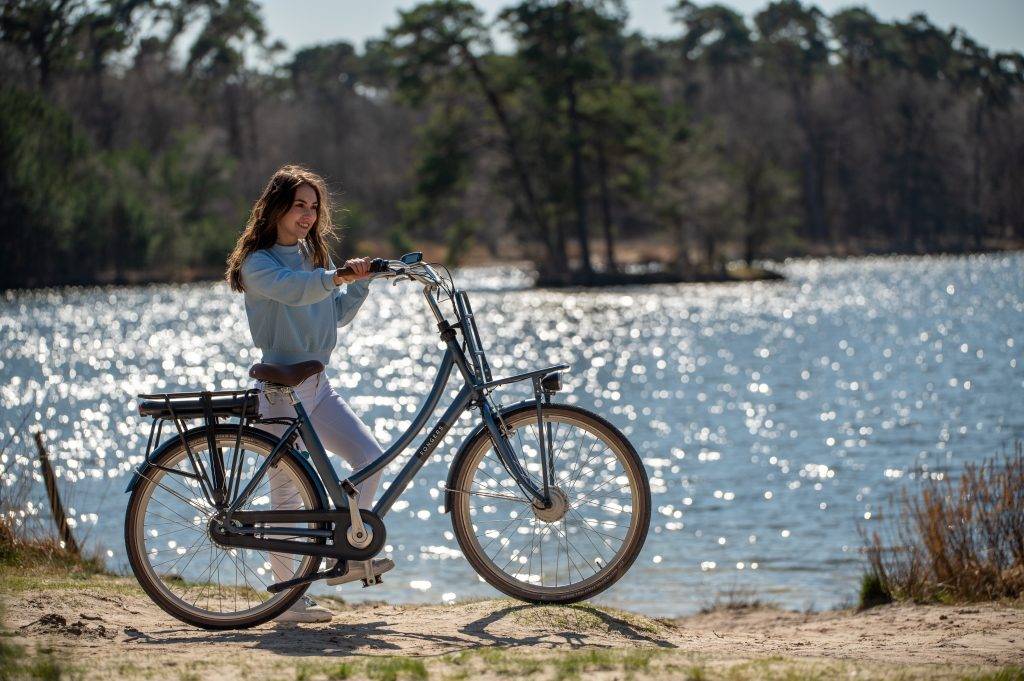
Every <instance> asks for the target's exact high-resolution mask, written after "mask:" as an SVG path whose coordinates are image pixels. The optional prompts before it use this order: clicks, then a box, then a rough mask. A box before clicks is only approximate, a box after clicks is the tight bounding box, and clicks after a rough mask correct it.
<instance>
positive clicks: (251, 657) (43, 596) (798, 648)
mask: <svg viewBox="0 0 1024 681" xmlns="http://www.w3.org/2000/svg"><path fill="white" fill-rule="evenodd" d="M0 594H2V596H3V600H4V601H5V610H6V615H5V628H6V629H7V631H8V636H9V639H8V640H10V641H12V642H14V643H15V644H21V645H25V646H27V647H29V648H37V649H38V648H52V649H53V650H54V651H55V653H56V654H59V655H60V657H61V658H62V659H66V660H69V661H71V662H73V664H74V665H75V666H76V667H77V668H78V669H80V670H83V672H84V675H85V676H87V677H89V676H95V677H109V676H111V675H117V676H138V677H162V676H163V675H164V674H166V673H167V670H171V672H173V673H172V678H176V677H175V676H174V674H178V675H183V676H188V677H189V678H194V677H196V676H198V677H211V678H212V677H214V676H215V677H217V678H247V677H250V676H251V675H252V674H254V673H260V674H263V675H264V676H266V677H267V678H271V677H275V676H278V677H283V678H295V677H296V676H297V675H298V676H301V674H299V673H298V672H296V671H295V670H296V669H297V667H296V664H297V663H301V662H306V663H315V664H314V667H311V668H310V669H313V672H314V673H312V674H311V675H310V674H307V675H306V676H307V677H308V678H315V677H316V676H317V673H318V672H317V669H321V668H323V669H326V667H315V665H316V664H319V665H321V666H322V665H327V664H330V663H333V662H337V661H344V660H349V659H364V658H365V656H380V655H402V656H414V657H421V658H424V659H433V660H435V662H433V663H432V664H435V665H436V664H440V665H441V666H442V667H444V668H445V669H447V668H449V667H450V666H451V658H452V656H453V655H454V656H458V655H459V654H463V655H464V656H465V655H471V654H475V653H479V652H480V651H484V650H488V649H494V648H500V649H502V651H503V654H513V653H515V654H522V655H525V656H527V657H531V659H536V658H537V657H538V656H539V657H540V658H541V659H543V658H544V656H545V655H561V654H563V653H566V652H571V651H580V650H610V651H627V652H628V651H637V650H641V651H646V650H653V651H654V652H652V653H651V655H653V656H655V657H656V659H658V660H662V661H667V662H665V663H664V664H668V665H669V667H670V668H679V669H684V668H687V666H688V665H693V664H707V665H711V668H712V669H713V668H716V665H718V666H721V665H722V664H734V663H740V662H749V661H752V660H754V661H756V660H764V659H766V658H768V659H769V660H771V659H778V658H779V657H781V658H783V659H786V660H789V659H796V660H805V661H810V662H814V661H821V662H830V663H832V662H836V663H852V665H853V666H852V669H854V670H857V671H858V672H859V671H860V670H872V669H874V670H880V674H879V675H880V676H881V677H885V676H887V674H888V672H886V670H889V671H893V672H895V671H899V670H903V671H904V672H906V671H908V670H909V671H912V672H914V670H916V672H914V673H912V674H911V676H916V675H917V672H920V673H922V674H924V675H925V676H930V677H935V676H938V675H940V672H942V671H949V670H953V671H956V670H961V671H962V670H964V669H974V668H993V667H1004V666H1007V665H1024V609H1021V608H1016V607H1009V606H1005V605H998V604H985V605H980V606H913V605H898V606H885V607H880V608H875V609H872V610H869V611H866V612H863V613H856V612H852V611H837V612H824V613H811V614H800V613H788V612H781V611H776V610H772V609H754V610H729V611H719V612H715V613H711V614H706V615H697V616H694V617H688V618H682V619H678V620H674V621H668V620H654V619H649V618H646V617H643V616H639V615H633V614H629V613H623V612H618V611H611V610H607V609H603V608H596V607H592V606H589V605H580V606H572V607H567V608H566V607H535V606H529V605H525V604H522V603H518V602H514V601H509V600H487V601H478V602H469V603H458V604H455V605H437V606H394V605H361V606H355V607H347V606H345V605H343V604H340V603H331V602H326V603H327V604H328V605H329V606H330V607H331V608H332V609H334V610H335V611H336V617H335V619H334V621H333V622H331V623H330V624H322V625H301V626H296V625H275V624H268V625H263V626H260V627H257V628H255V629H250V630H245V631H224V632H209V631H203V630H199V629H195V628H193V627H190V626H187V625H184V624H182V623H180V622H178V621H176V620H174V619H172V618H170V617H168V616H167V615H166V614H164V613H163V612H162V611H161V610H159V609H158V608H156V607H155V606H154V605H153V604H152V603H151V602H150V601H149V600H148V599H147V598H146V597H145V596H144V595H143V594H142V593H141V591H139V590H138V588H137V587H135V586H134V583H133V582H132V581H131V580H129V579H124V578H101V579H99V580H97V579H95V578H94V579H92V580H89V581H87V582H85V583H83V584H82V586H81V587H80V588H67V587H66V586H65V587H62V588H54V589H50V588H42V589H33V590H25V591H23V590H17V591H10V590H4V589H2V587H0ZM445 656H447V657H445ZM436 660H441V662H436ZM673 660H675V662H673ZM677 663H678V664H677ZM646 664H647V663H644V665H645V666H644V667H643V668H642V669H639V671H640V672H643V671H644V670H648V671H649V669H648V667H647V666H646ZM659 664H660V665H661V666H660V667H659V666H658V665H655V667H654V668H653V669H662V670H664V669H665V666H664V664H662V663H661V662H659ZM446 665H447V666H446ZM300 667H301V665H300ZM506 667H507V665H506ZM432 668H433V667H432ZM445 669H442V670H441V671H442V672H444V671H445ZM474 669H476V671H477V672H479V673H474V674H473V675H474V676H489V675H491V674H489V673H484V672H487V670H488V667H487V665H483V666H482V667H479V668H476V667H475V668H474ZM161 670H162V671H161ZM175 670H176V671H175ZM928 670H931V671H928ZM307 671H308V670H307ZM491 671H493V670H491ZM505 671H506V672H509V671H511V672H514V671H515V670H514V669H510V668H506V670H505ZM598 671H600V669H599V670H598ZM932 672H934V673H932ZM445 675H446V674H445V673H442V674H441V676H442V677H443V676H445ZM496 675H498V676H501V675H503V674H496ZM649 675H650V676H652V677H653V676H659V674H656V673H654V672H653V671H651V672H650V674H649ZM432 676H433V675H432ZM598 676H600V674H598ZM641 676H644V674H641ZM868 676H871V674H868ZM609 678H611V677H609ZM684 678H685V677H684Z"/></svg>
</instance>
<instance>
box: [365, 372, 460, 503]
mask: <svg viewBox="0 0 1024 681" xmlns="http://www.w3.org/2000/svg"><path fill="white" fill-rule="evenodd" d="M474 392H475V390H474V389H473V388H472V387H471V386H468V385H466V386H463V387H462V390H460V391H459V394H458V395H456V396H455V399H454V400H453V401H452V403H451V404H450V405H449V406H448V408H447V409H445V411H444V414H442V415H441V420H440V421H438V422H437V425H435V426H434V427H433V428H432V429H431V430H430V433H429V434H428V435H427V439H425V440H424V441H423V443H422V444H420V446H419V448H418V449H417V450H416V453H415V454H413V455H412V457H411V458H410V459H409V461H408V462H407V463H406V464H405V466H403V467H402V470H401V471H400V472H399V473H398V476H397V477H396V478H395V479H394V480H392V481H391V486H390V487H388V488H387V490H386V491H385V492H384V496H382V497H381V498H380V499H379V500H378V501H377V504H376V505H375V506H374V507H373V512H374V513H376V514H377V515H378V516H379V517H381V518H383V517H384V515H385V514H386V513H387V512H388V511H389V510H391V506H392V504H394V503H395V501H396V500H397V499H398V497H399V496H400V495H401V494H402V492H404V491H405V486H406V485H408V484H409V481H410V480H412V479H413V477H414V476H415V475H416V474H417V473H418V472H419V470H420V469H421V468H423V464H425V463H427V459H429V458H430V455H431V453H433V451H434V450H435V449H437V446H438V445H439V444H441V441H442V440H444V436H445V435H447V434H448V431H449V430H451V427H452V426H453V425H455V422H456V421H458V420H459V416H461V415H462V412H464V411H465V410H466V408H467V407H468V406H469V403H470V402H471V401H472V400H473V394H474ZM364 470H365V469H364ZM362 472H363V471H360V474H362ZM352 481H353V482H355V478H354V477H353V478H352Z"/></svg>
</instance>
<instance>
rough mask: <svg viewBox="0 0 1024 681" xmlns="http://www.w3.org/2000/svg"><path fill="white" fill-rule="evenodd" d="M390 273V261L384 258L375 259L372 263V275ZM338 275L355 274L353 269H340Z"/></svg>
mask: <svg viewBox="0 0 1024 681" xmlns="http://www.w3.org/2000/svg"><path fill="white" fill-rule="evenodd" d="M387 271H388V261H387V260H384V259H383V258H374V259H373V260H371V261H370V274H376V273H378V272H387ZM337 273H338V274H340V275H343V276H344V275H346V274H353V272H352V268H351V267H339V268H338V270H337Z"/></svg>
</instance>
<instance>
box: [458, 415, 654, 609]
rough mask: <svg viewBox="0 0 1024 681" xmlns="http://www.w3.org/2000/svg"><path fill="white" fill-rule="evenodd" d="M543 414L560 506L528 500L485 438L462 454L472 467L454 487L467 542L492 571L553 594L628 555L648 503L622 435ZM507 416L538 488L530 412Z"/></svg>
mask: <svg viewBox="0 0 1024 681" xmlns="http://www.w3.org/2000/svg"><path fill="white" fill-rule="evenodd" d="M544 423H545V430H546V429H547V428H546V426H547V424H550V425H551V429H552V437H551V440H552V443H553V447H552V452H553V458H554V462H553V463H554V478H555V479H554V489H555V490H556V492H554V493H553V496H557V495H559V494H560V495H563V496H564V497H565V500H566V501H567V508H566V509H565V512H564V513H561V512H560V509H557V508H554V509H537V508H535V507H534V506H533V504H531V503H530V501H529V500H528V497H527V496H526V494H525V493H524V492H523V491H522V490H520V489H519V487H518V485H517V484H516V483H515V481H514V480H513V479H512V477H511V476H510V475H509V474H508V472H507V471H506V470H505V468H504V466H502V464H501V463H500V461H499V460H498V457H497V453H496V452H495V451H494V448H493V446H492V445H491V442H490V439H489V438H482V439H481V440H480V443H479V444H478V445H476V446H475V447H474V448H473V450H472V451H471V452H469V454H468V458H467V463H466V468H465V469H464V470H467V471H469V473H466V474H464V475H462V476H461V480H460V481H459V482H458V484H457V489H456V490H454V491H455V502H456V503H455V507H456V511H457V513H459V514H460V515H461V520H462V526H463V527H464V528H465V533H466V535H468V536H467V537H466V539H467V541H468V543H469V545H468V546H467V547H465V548H466V549H468V550H469V551H472V552H473V553H475V554H476V556H477V557H478V558H479V560H480V561H481V562H482V563H483V564H484V566H485V568H486V569H487V570H488V571H489V572H490V573H491V574H492V575H493V576H494V577H495V578H496V579H498V580H499V581H501V582H503V583H505V584H507V585H509V586H511V587H513V588H518V589H523V588H527V589H529V590H530V591H532V592H534V593H537V594H538V596H541V597H545V596H547V597H552V598H557V597H559V596H567V595H570V594H572V593H574V592H579V591H580V590H585V589H586V588H588V587H590V586H592V585H594V584H595V583H597V582H600V581H602V580H603V579H604V578H605V577H606V576H607V575H609V574H612V573H613V572H614V571H615V570H616V569H617V568H618V566H619V565H620V564H621V563H622V562H623V561H628V560H630V559H631V556H630V553H631V551H630V549H631V547H632V546H633V545H634V543H635V540H636V536H637V534H638V533H639V532H641V531H642V529H643V528H642V527H641V525H642V522H641V518H642V516H643V513H642V510H643V509H642V505H643V504H645V503H646V502H645V500H644V498H643V496H642V493H641V489H642V487H641V482H640V480H639V479H638V478H639V475H638V472H637V471H636V470H634V469H633V467H632V466H631V465H630V463H631V461H632V457H631V452H630V450H629V449H628V448H627V446H626V445H625V444H624V443H622V442H621V441H620V440H619V438H617V437H615V436H614V435H613V434H612V433H610V432H609V431H607V429H605V428H603V427H600V426H599V425H598V424H597V423H594V422H593V421H592V420H590V419H587V418H585V417H583V416H581V415H578V414H576V413H574V412H571V411H557V410H556V409H548V410H546V411H545V413H544ZM505 424H506V426H507V427H508V429H509V431H510V433H511V434H510V437H509V440H510V442H511V443H512V445H513V448H515V449H516V450H517V452H519V453H520V456H521V457H522V458H521V461H526V468H527V471H528V472H529V474H530V476H531V478H533V482H534V483H535V484H536V485H537V486H538V488H540V487H541V485H542V482H541V467H540V452H539V440H538V437H537V433H538V430H537V417H536V413H535V412H534V411H532V410H531V411H529V412H522V413H519V414H516V415H514V416H511V417H509V418H506V419H505ZM559 501H560V500H559ZM556 505H557V502H556ZM551 520H553V522H550V521H551Z"/></svg>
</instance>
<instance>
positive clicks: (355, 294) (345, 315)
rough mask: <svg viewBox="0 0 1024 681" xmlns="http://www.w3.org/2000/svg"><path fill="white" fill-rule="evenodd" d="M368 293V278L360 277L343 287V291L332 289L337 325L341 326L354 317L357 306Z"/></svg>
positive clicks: (364, 299)
mask: <svg viewBox="0 0 1024 681" xmlns="http://www.w3.org/2000/svg"><path fill="white" fill-rule="evenodd" d="M369 293H370V280H369V279H360V280H359V281H354V282H352V283H351V284H348V285H347V286H346V287H345V291H341V289H336V290H335V291H334V316H335V318H336V319H337V322H338V327H339V328H341V327H342V326H345V325H346V324H348V323H349V322H351V321H352V319H353V318H355V316H356V313H357V312H359V308H360V307H362V306H363V302H365V301H366V296H367V294H369Z"/></svg>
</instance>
